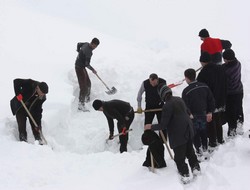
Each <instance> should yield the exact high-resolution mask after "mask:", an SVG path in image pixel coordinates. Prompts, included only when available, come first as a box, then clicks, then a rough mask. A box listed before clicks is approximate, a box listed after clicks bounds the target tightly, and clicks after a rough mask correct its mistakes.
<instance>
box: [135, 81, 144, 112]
mask: <svg viewBox="0 0 250 190" xmlns="http://www.w3.org/2000/svg"><path fill="white" fill-rule="evenodd" d="M144 92H145V88H144V82H143V83H142V84H141V87H140V89H139V91H138V94H137V107H138V108H141V101H142V94H143V93H144Z"/></svg>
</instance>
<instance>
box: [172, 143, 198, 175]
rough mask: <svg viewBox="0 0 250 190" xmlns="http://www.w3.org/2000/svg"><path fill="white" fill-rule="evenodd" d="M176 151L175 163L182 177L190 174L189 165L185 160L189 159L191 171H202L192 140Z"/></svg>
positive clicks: (175, 149)
mask: <svg viewBox="0 0 250 190" xmlns="http://www.w3.org/2000/svg"><path fill="white" fill-rule="evenodd" d="M173 150H174V161H175V163H176V166H177V169H178V171H179V173H180V174H181V175H184V174H189V170H188V165H187V164H186V162H185V159H186V158H187V159H188V163H189V166H190V168H191V170H192V171H193V170H194V169H200V165H199V163H198V160H197V157H196V155H195V152H194V148H193V143H192V140H189V141H188V142H187V143H186V144H183V145H181V146H178V147H176V148H174V149H173Z"/></svg>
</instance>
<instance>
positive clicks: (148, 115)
mask: <svg viewBox="0 0 250 190" xmlns="http://www.w3.org/2000/svg"><path fill="white" fill-rule="evenodd" d="M158 108H162V105H157V106H149V105H146V110H148V109H158ZM155 115H156V118H157V121H158V123H160V122H161V111H156V112H145V121H144V125H146V124H152V122H153V120H154V117H155ZM162 131H163V134H164V136H165V138H167V135H166V130H162ZM159 136H160V138H161V140H162V142H163V139H162V137H161V135H159Z"/></svg>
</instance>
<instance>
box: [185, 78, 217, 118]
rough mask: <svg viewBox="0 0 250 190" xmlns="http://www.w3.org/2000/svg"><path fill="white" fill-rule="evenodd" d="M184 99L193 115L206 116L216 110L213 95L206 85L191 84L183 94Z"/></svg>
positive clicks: (199, 83)
mask: <svg viewBox="0 0 250 190" xmlns="http://www.w3.org/2000/svg"><path fill="white" fill-rule="evenodd" d="M182 99H183V100H184V102H185V103H186V105H187V107H188V109H189V110H190V113H191V114H192V115H206V114H207V113H213V111H214V109H215V102H214V97H213V94H212V92H211V90H210V89H209V87H208V86H207V85H206V84H205V83H201V82H197V81H193V82H191V83H189V85H188V87H186V88H185V89H184V90H183V92H182Z"/></svg>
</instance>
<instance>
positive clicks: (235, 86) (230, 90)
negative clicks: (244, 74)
mask: <svg viewBox="0 0 250 190" xmlns="http://www.w3.org/2000/svg"><path fill="white" fill-rule="evenodd" d="M222 67H223V69H224V71H225V73H226V77H227V94H228V95H233V94H241V93H243V85H242V82H241V63H240V62H239V61H238V60H237V59H235V60H232V61H230V62H228V63H224V64H223V65H222Z"/></svg>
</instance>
